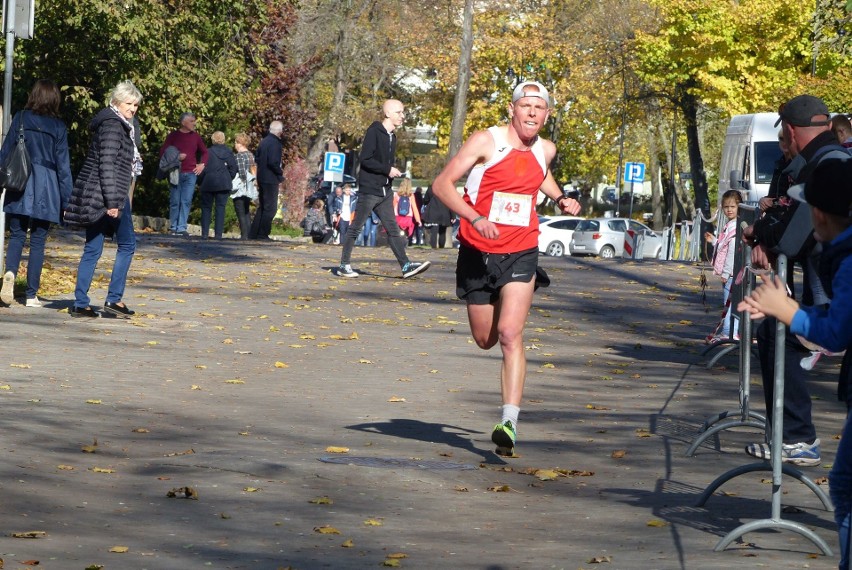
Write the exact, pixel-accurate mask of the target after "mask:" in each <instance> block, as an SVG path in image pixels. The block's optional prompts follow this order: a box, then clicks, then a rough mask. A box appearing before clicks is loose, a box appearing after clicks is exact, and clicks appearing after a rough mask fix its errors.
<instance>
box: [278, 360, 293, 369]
mask: <svg viewBox="0 0 852 570" xmlns="http://www.w3.org/2000/svg"><path fill="white" fill-rule="evenodd" d="M275 368H290V365H289V364H286V363H284V362H281V361H276V362H275Z"/></svg>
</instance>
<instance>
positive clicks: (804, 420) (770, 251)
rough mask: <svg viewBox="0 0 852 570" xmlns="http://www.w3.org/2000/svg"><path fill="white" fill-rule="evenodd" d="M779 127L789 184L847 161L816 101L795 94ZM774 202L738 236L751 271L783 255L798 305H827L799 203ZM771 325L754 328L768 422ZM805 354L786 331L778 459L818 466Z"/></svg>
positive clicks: (756, 446) (760, 448)
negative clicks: (793, 274) (795, 270)
mask: <svg viewBox="0 0 852 570" xmlns="http://www.w3.org/2000/svg"><path fill="white" fill-rule="evenodd" d="M779 124H780V125H781V128H782V129H783V135H784V140H785V141H786V142H787V143H788V144H789V150H790V154H791V156H792V157H793V159H792V160H791V161H790V164H789V165H788V166H787V168H785V169H784V171H783V173H782V174H783V175H786V176H788V177H789V180H790V182H791V184H801V183H805V182H807V181H808V180H809V179H810V177H811V174H812V173H813V170H814V169H815V168H816V166H817V164H819V162H820V161H821V160H822V159H824V158H842V157H845V158H848V157H849V154H848V152H846V150H845V149H843V147H841V146H840V145H838V143H837V138H836V137H835V136H834V135H833V134H832V132H831V127H830V124H831V120H830V114H829V111H828V107H826V105H825V103H824V102H823V101H822V100H821V99H819V98H818V97H814V96H813V95H799V96H798V97H794V98H792V99H790V100H789V101H787V102H786V103H785V104H784V105H782V106H781V109H780V110H779V118H778V121H777V122H776V123H775V126H778V125H779ZM779 202H780V203H781V206H782V209H783V211H782V213H781V214H780V215H777V216H770V215H767V216H764V217H762V218H760V219H759V220H757V221H756V222H755V223H754V225H753V226H750V227H748V228H746V229H745V230H744V231H743V237H744V239H746V240H747V241H749V243H750V244H751V245H752V246H753V250H752V266H753V267H757V268H769V266H770V256H774V254H777V253H779V252H781V251H787V252H788V254H789V255H790V256H791V257H792V259H791V261H793V260H796V261H798V262H800V263H801V264H802V269H803V276H804V278H803V284H802V294H801V304H802V305H804V306H816V307H822V306H827V305H828V301H829V300H828V296H827V295H826V294H825V291H824V290H823V288H822V286H821V284H820V281H819V276H818V273H817V268H818V259H819V257H818V256H819V251H820V248H819V247H818V246H817V247H815V240H814V239H813V237H812V236H811V234H812V233H813V226H812V225H811V223H810V218H809V216H805V217H804V218H805V225H806V227H805V228H804V230H803V231H802V228H801V226H800V225H799V221H800V220H799V219H795V214H796V211H797V209H798V207H799V202H797V201H795V200H791V199H790V198H789V197H787V196H784V197H781V198H779ZM800 218H801V216H800ZM785 234H786V238H785ZM793 235H801V236H803V237H804V238H806V239H803V240H802V243H801V244H796V245H793V246H790V245H789V242H790V241H792V240H791V238H792V237H793ZM792 250H796V253H791V251H792ZM791 265H792V264H791ZM790 270H792V267H791V268H790ZM776 322H777V321H776V319H775V318H766V319H764V320H763V322H761V323H760V325H759V326H758V329H757V348H758V353H759V356H760V370H761V374H762V377H763V393H764V397H765V401H766V418H767V420H768V421H770V422H771V420H772V408H773V387H774V380H775V327H776ZM807 354H808V350H807V349H806V348H805V347H804V346H803V345H802V343H801V342H799V340H798V339H797V338H796V337H795V336H794V335H792V334H789V331H788V334H787V336H786V344H785V350H784V419H783V427H784V430H783V432H784V433H783V446H782V450H781V452H782V458H781V459H782V461H784V462H786V463H792V464H794V465H802V466H814V465H819V464H820V461H821V458H820V441H819V439H817V436H816V428H815V427H814V424H813V421H812V419H811V396H810V393H809V392H808V386H807V372H806V371H805V370H804V369H803V368H802V366H801V364H800V361H801V359H802V357H803V356H806V355H807ZM746 453H748V454H749V455H753V456H755V457H759V458H762V459H767V460H768V459H770V451H769V445H768V444H767V443H753V444H750V445H748V446H747V447H746Z"/></svg>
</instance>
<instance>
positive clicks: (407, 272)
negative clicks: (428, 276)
mask: <svg viewBox="0 0 852 570" xmlns="http://www.w3.org/2000/svg"><path fill="white" fill-rule="evenodd" d="M431 266H432V262H431V261H424V262H423V263H416V262H414V261H409V262H408V263H406V264H405V265H404V266H403V267H402V278H403V279H408V278H409V277H414V276H415V275H417V274H419V273H423V272H424V271H426V270H427V269H429V267H431Z"/></svg>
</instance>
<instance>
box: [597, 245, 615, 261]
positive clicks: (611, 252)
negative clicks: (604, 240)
mask: <svg viewBox="0 0 852 570" xmlns="http://www.w3.org/2000/svg"><path fill="white" fill-rule="evenodd" d="M598 255H600V256H601V257H602V258H603V259H612V258H613V257H615V248H614V247H612V246H611V245H605V246H603V247H602V248H601V252H600V253H599V254H598Z"/></svg>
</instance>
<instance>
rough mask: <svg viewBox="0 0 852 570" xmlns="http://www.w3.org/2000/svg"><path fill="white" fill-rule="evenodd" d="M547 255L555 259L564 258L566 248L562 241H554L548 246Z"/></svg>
mask: <svg viewBox="0 0 852 570" xmlns="http://www.w3.org/2000/svg"><path fill="white" fill-rule="evenodd" d="M544 254H545V255H551V256H553V257H562V256H563V255H565V246H564V245H562V242H561V241H552V242H550V243H549V244H547V248H546V249H545V250H544Z"/></svg>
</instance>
